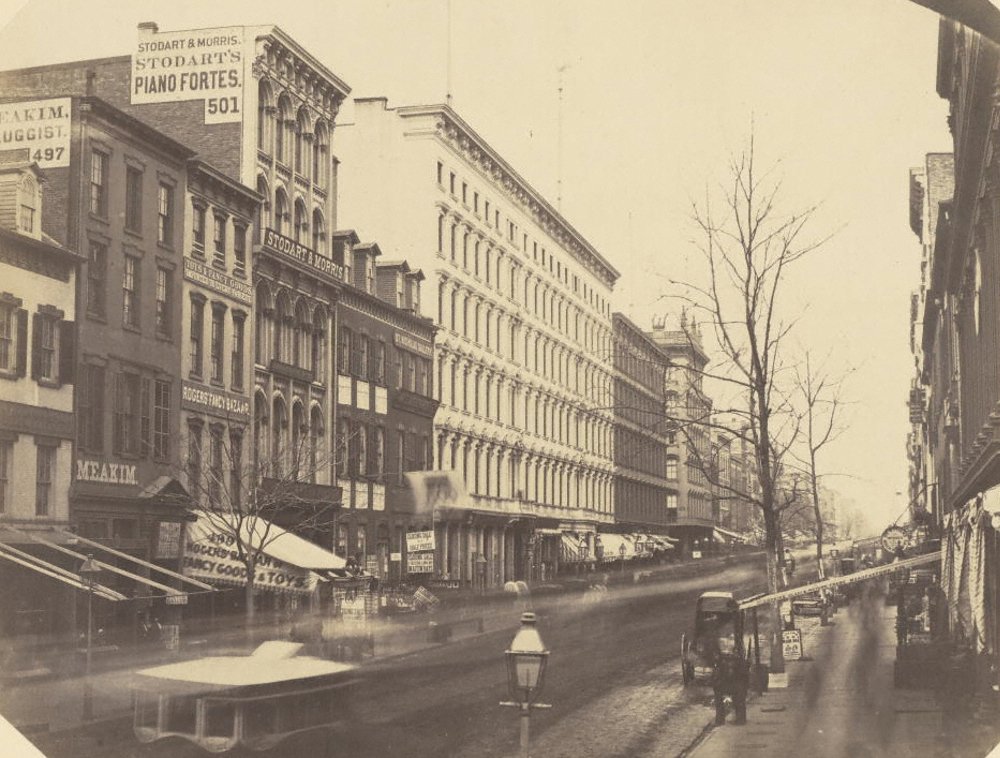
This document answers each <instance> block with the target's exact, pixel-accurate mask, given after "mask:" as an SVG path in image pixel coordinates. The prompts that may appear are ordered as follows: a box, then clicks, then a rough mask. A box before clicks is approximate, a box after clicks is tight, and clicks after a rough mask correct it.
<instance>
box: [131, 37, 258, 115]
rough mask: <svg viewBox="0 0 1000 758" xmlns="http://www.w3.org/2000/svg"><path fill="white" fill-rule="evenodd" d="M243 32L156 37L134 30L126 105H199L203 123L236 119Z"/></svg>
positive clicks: (239, 106) (240, 98)
mask: <svg viewBox="0 0 1000 758" xmlns="http://www.w3.org/2000/svg"><path fill="white" fill-rule="evenodd" d="M244 62H245V61H244V57H243V27H240V26H230V27H222V28H217V29H193V30H190V31H184V32H163V33H160V32H158V31H156V30H155V29H154V28H147V27H143V28H140V29H139V42H138V45H137V47H136V51H135V53H134V54H133V55H132V82H131V93H132V104H133V105H140V104H144V103H177V102H182V101H184V100H204V101H205V123H206V124H228V123H236V122H239V121H241V120H242V118H243V113H242V107H243V79H244Z"/></svg>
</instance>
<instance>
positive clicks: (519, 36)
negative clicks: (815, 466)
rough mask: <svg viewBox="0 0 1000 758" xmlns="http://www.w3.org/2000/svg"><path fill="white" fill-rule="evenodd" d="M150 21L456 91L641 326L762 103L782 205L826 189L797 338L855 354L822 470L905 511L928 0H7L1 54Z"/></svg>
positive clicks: (799, 306) (800, 346)
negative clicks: (244, 35)
mask: <svg viewBox="0 0 1000 758" xmlns="http://www.w3.org/2000/svg"><path fill="white" fill-rule="evenodd" d="M449 7H450V23H449ZM142 21H155V22H156V23H158V24H159V28H160V30H161V31H172V30H178V29H187V28H200V27H212V26H228V25H242V24H258V23H275V24H277V25H279V26H281V27H282V28H283V29H284V30H285V31H286V32H288V33H289V34H290V35H291V36H292V37H294V38H295V39H296V40H297V41H298V42H300V43H301V44H302V45H303V46H304V47H305V48H306V49H308V50H309V51H310V52H311V53H313V54H314V55H315V56H316V57H317V58H318V59H319V60H320V61H322V62H323V63H324V64H326V65H327V66H328V67H329V68H330V69H331V70H332V71H333V72H334V73H336V74H337V75H338V76H339V77H340V78H341V79H343V80H344V81H346V82H347V83H348V84H349V85H350V86H351V88H352V93H351V96H352V97H371V96H387V97H388V98H389V104H390V106H398V105H410V104H418V103H439V102H443V101H444V100H445V96H446V95H447V94H448V93H449V92H450V94H451V96H452V104H453V106H454V107H455V109H456V110H457V111H458V112H459V113H460V114H461V115H462V116H463V118H464V119H465V120H466V121H467V122H468V123H469V124H471V125H472V126H473V128H475V129H476V130H477V131H478V132H479V133H480V134H481V135H482V136H483V137H484V138H485V139H486V140H487V141H488V142H490V144H491V145H493V147H494V148H495V149H496V150H497V151H498V152H499V153H500V154H501V155H503V156H504V157H505V158H506V159H507V160H508V162H509V163H511V164H512V165H513V166H514V167H515V168H516V169H517V171H518V172H519V173H520V174H521V175H522V176H523V177H525V178H526V179H527V180H528V182H529V183H531V184H532V185H533V186H534V187H535V189H537V190H538V191H540V192H541V193H542V194H543V195H545V196H546V197H547V198H549V199H550V200H551V201H552V202H553V204H555V202H556V199H557V196H558V194H559V192H558V188H559V187H560V184H561V187H562V192H561V195H562V201H561V209H562V212H563V214H564V215H565V216H566V217H567V218H568V219H569V221H570V222H571V223H572V224H573V225H574V226H575V227H576V228H577V229H578V230H579V231H580V232H581V233H582V234H583V235H584V236H585V237H586V238H587V239H588V240H589V241H590V242H591V243H592V244H593V245H594V246H596V247H597V249H598V250H600V251H601V252H602V253H603V255H604V256H605V257H606V258H607V259H608V260H609V261H610V262H611V263H612V264H613V265H615V266H616V267H617V268H618V269H619V270H620V271H621V273H622V276H621V279H620V280H619V282H618V284H617V285H616V287H615V296H614V298H613V307H614V309H615V310H620V311H622V312H624V313H626V314H627V315H629V316H630V317H631V318H632V319H633V320H634V321H636V322H637V323H638V324H639V325H640V326H643V327H648V326H649V325H650V322H651V319H652V318H653V317H654V316H656V315H660V314H664V313H668V312H670V311H671V310H674V309H675V308H676V305H675V304H674V303H673V302H671V301H667V300H665V299H664V297H663V295H664V293H665V292H666V291H667V284H668V282H669V280H671V279H682V280H690V279H697V277H698V275H699V271H700V268H699V266H698V265H697V253H695V251H694V248H693V247H692V240H693V239H694V237H695V229H694V227H693V225H692V222H691V220H690V215H691V201H692V199H693V198H697V199H700V198H703V197H704V196H705V195H706V192H709V193H711V192H714V191H715V189H716V188H718V186H719V183H720V181H721V180H722V179H723V178H724V177H725V173H726V166H727V160H728V158H729V156H730V155H731V154H732V153H733V152H734V151H738V150H740V149H741V147H742V146H743V145H744V143H745V140H746V137H747V134H748V132H749V128H750V124H751V122H752V123H753V129H754V134H755V139H756V147H757V154H758V161H759V162H761V165H765V166H773V167H774V168H773V170H774V171H775V176H777V177H780V178H781V180H782V189H781V193H782V194H781V197H782V198H783V199H784V202H782V204H781V207H780V210H781V211H783V212H790V211H794V210H799V209H801V208H803V207H808V206H813V205H818V209H817V211H816V213H815V214H814V216H813V218H812V220H811V222H810V230H811V234H812V236H813V237H814V238H817V239H818V238H824V237H827V236H828V235H832V237H831V238H830V240H829V241H828V242H827V243H826V244H824V245H823V246H822V247H821V248H820V250H819V251H818V252H817V253H815V254H814V255H812V256H810V257H809V258H807V259H806V260H804V261H803V262H802V263H801V264H800V265H799V268H798V270H797V271H796V272H794V274H793V276H792V277H791V278H790V280H789V285H790V286H789V289H788V299H787V300H786V301H785V302H784V303H783V311H784V312H785V313H786V315H787V316H788V317H799V319H800V320H799V322H798V324H797V325H796V328H795V345H794V347H795V349H796V350H805V349H808V350H810V351H811V352H812V353H813V354H814V355H823V356H827V355H828V356H829V359H828V360H829V365H830V366H831V367H832V368H833V369H838V368H840V367H843V368H847V367H851V369H852V372H851V374H850V377H849V379H848V381H847V384H846V386H845V395H846V397H847V398H848V399H849V400H850V401H851V404H850V406H849V409H848V418H847V422H848V423H847V424H846V425H845V430H844V432H843V433H842V434H841V436H840V437H839V438H838V439H837V441H836V443H835V444H834V445H833V446H831V447H830V448H828V450H827V452H826V453H825V454H824V456H823V457H822V458H821V460H820V467H821V469H822V470H823V471H825V472H826V473H827V474H828V476H827V478H826V480H825V483H826V484H827V486H830V487H832V488H834V489H836V490H838V491H839V492H840V493H841V494H842V495H843V496H844V497H845V498H847V499H848V500H850V501H853V503H854V504H855V505H856V507H858V508H860V509H862V510H863V511H864V512H865V513H866V514H867V516H868V521H869V523H870V524H871V525H872V526H873V527H881V526H883V525H885V524H887V523H889V522H891V521H892V520H893V519H895V518H896V517H897V516H898V515H899V514H900V512H901V511H903V510H904V509H905V506H906V501H905V499H904V496H903V495H897V494H896V493H897V492H905V491H906V478H907V462H906V453H905V444H906V434H907V431H908V429H909V422H908V415H907V408H906V396H907V392H908V390H909V382H910V378H911V376H912V375H913V368H912V367H913V360H912V357H911V355H910V353H909V321H908V318H909V296H910V292H911V291H912V290H913V289H914V288H915V287H916V286H917V284H918V276H919V260H920V246H919V242H918V240H917V238H916V237H915V236H914V235H913V233H912V232H911V231H910V229H909V223H908V221H909V216H908V213H909V205H908V203H909V197H908V171H909V169H910V167H912V166H918V165H920V164H921V163H922V162H923V156H924V155H925V154H926V153H928V152H949V151H950V150H951V149H952V143H951V137H950V135H949V133H948V129H947V124H946V117H947V103H946V102H945V101H944V100H941V99H940V98H939V97H938V96H937V95H936V93H935V89H934V85H935V67H936V59H937V32H938V18H937V16H935V15H934V14H932V13H931V12H929V11H927V10H925V9H923V8H921V7H919V6H917V5H915V4H913V3H910V2H907V0H877V2H873V0H837V1H836V2H830V0H825V1H824V2H819V1H818V0H769V1H768V2H762V0H713V2H710V3H705V2H691V1H690V0H689V1H688V2H681V1H680V0H649V1H640V0H622V2H617V3H609V2H600V1H597V0H544V1H541V2H540V1H539V0H481V1H477V2H474V1H473V0H450V3H449V0H409V1H407V2H404V1H402V0H378V1H376V0H306V1H301V2H300V1H299V0H289V1H288V2H285V3H280V4H278V3H274V2H259V1H258V0H237V1H234V0H214V1H213V2H211V3H206V2H204V1H203V0H197V1H196V2H192V1H191V0H165V1H161V0H129V1H128V2H125V1H124V0H122V1H121V2H106V1H104V0H85V1H84V2H80V1H78V0H27V2H24V0H14V1H13V2H8V3H7V4H0V68H12V67H17V66H31V65H42V64H46V63H56V62H61V61H68V60H76V59H80V58H89V57H100V56H106V55H122V54H128V53H129V52H131V49H132V47H133V46H134V44H135V40H136V24H138V23H139V22H142ZM449 28H450V32H451V33H450V38H451V44H450V46H449V44H448V39H449V33H448V30H449ZM449 47H450V56H449V53H448V51H449ZM449 57H450V65H449ZM560 69H562V75H561V83H562V90H563V93H562V100H561V107H560V98H559V92H558V91H559V86H560V73H559V72H560ZM449 72H450V73H449ZM560 112H561V119H560ZM350 118H351V111H350V106H349V104H348V105H347V106H345V108H344V110H343V111H342V120H344V121H350ZM560 121H561V128H560ZM560 134H561V139H560ZM560 143H561V144H560ZM560 174H561V183H560ZM342 191H349V190H348V189H347V188H343V189H342ZM340 223H341V225H342V226H343V225H345V224H346V225H348V226H349V225H350V221H349V219H340Z"/></svg>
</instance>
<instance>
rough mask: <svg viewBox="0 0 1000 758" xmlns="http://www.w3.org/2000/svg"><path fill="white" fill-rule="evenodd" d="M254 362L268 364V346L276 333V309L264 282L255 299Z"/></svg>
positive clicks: (258, 287)
mask: <svg viewBox="0 0 1000 758" xmlns="http://www.w3.org/2000/svg"><path fill="white" fill-rule="evenodd" d="M254 305H255V308H254V311H255V313H254V318H255V321H256V324H255V327H254V361H255V362H256V363H258V364H260V365H265V364H267V362H268V360H270V358H271V356H270V355H268V346H269V345H270V344H271V339H273V338H272V337H271V334H272V332H273V331H274V308H273V306H272V302H271V291H270V289H269V288H268V286H267V284H265V283H264V282H258V283H257V293H256V296H255V297H254Z"/></svg>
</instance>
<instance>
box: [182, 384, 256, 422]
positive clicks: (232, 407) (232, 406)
mask: <svg viewBox="0 0 1000 758" xmlns="http://www.w3.org/2000/svg"><path fill="white" fill-rule="evenodd" d="M181 400H182V401H183V402H184V404H185V405H194V406H196V407H197V408H198V410H201V409H203V408H208V409H209V410H212V411H215V412H216V413H223V414H225V415H227V416H240V417H244V418H249V416H250V401H249V400H248V399H247V398H245V397H240V396H239V395H234V394H232V393H231V392H223V391H222V390H215V389H209V388H208V387H202V386H200V385H197V384H192V383H191V382H184V384H183V385H182V386H181Z"/></svg>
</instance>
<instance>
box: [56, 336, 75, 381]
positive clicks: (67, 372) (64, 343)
mask: <svg viewBox="0 0 1000 758" xmlns="http://www.w3.org/2000/svg"><path fill="white" fill-rule="evenodd" d="M75 382H76V323H75V322H73V321H60V322H59V383H60V384H74V383H75Z"/></svg>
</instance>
